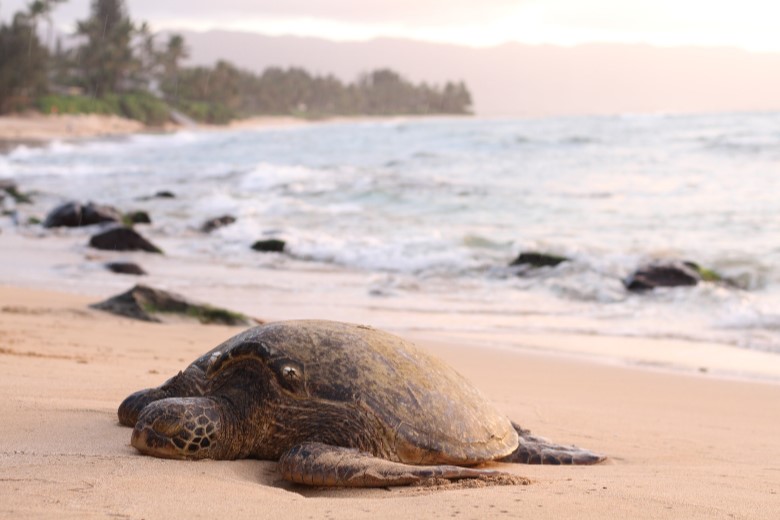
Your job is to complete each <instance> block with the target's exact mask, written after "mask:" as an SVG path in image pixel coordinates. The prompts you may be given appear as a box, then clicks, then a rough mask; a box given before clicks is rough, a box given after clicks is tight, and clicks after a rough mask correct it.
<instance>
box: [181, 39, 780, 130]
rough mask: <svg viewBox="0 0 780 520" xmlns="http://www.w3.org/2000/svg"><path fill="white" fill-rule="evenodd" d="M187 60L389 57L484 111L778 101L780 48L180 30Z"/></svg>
mask: <svg viewBox="0 0 780 520" xmlns="http://www.w3.org/2000/svg"><path fill="white" fill-rule="evenodd" d="M181 34H182V35H183V36H184V37H185V40H186V41H187V43H188V45H189V47H190V49H191V58H190V60H189V64H198V65H206V64H213V63H214V62H215V61H216V60H218V59H220V58H222V59H227V60H228V61H231V62H233V63H235V64H236V65H238V66H239V67H241V68H246V69H249V70H253V71H261V70H263V69H264V68H266V67H268V66H272V65H273V66H285V67H286V66H291V65H295V66H300V67H304V68H306V69H307V70H309V71H311V72H315V73H333V74H335V75H336V76H338V77H339V78H341V79H343V80H349V81H351V80H354V79H355V78H356V77H357V75H358V74H359V73H361V72H367V71H369V70H372V69H376V68H379V67H389V68H391V69H393V70H396V71H398V72H400V73H401V74H403V75H404V76H406V77H408V78H409V79H410V80H412V81H415V82H417V81H428V82H438V83H442V82H444V81H448V80H461V79H462V80H464V81H465V82H466V84H467V85H468V87H469V89H470V90H471V92H472V94H473V97H474V105H475V109H476V112H477V113H478V114H480V115H486V116H501V115H508V116H518V115H523V116H539V115H559V114H614V113H633V112H708V111H741V110H780V53H751V52H747V51H741V50H737V49H729V48H704V47H701V48H699V47H674V48H659V47H652V46H649V45H617V44H589V45H580V46H575V47H557V46H550V45H542V46H535V45H521V44H515V43H511V44H505V45H500V46H497V47H491V48H485V49H474V48H470V47H463V46H457V45H445V44H434V43H424V42H417V41H411V40H398V39H388V38H381V39H376V40H370V41H366V42H334V41H329V40H324V39H319V38H300V37H292V36H281V37H272V36H263V35H259V34H255V33H242V32H228V31H209V32H192V31H182V32H181Z"/></svg>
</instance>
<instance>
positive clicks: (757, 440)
mask: <svg viewBox="0 0 780 520" xmlns="http://www.w3.org/2000/svg"><path fill="white" fill-rule="evenodd" d="M92 300H93V298H92V297H90V296H78V295H73V294H68V293H62V292H52V291H43V290H35V289H28V288H13V287H8V286H5V285H0V339H2V349H0V370H2V371H3V373H4V374H6V377H4V378H2V379H0V392H2V395H3V396H4V399H3V400H1V401H0V413H2V415H3V417H4V420H3V423H2V426H0V434H1V435H0V439H2V440H1V441H0V455H2V456H0V496H1V497H3V498H0V514H2V515H3V516H14V517H20V516H21V517H30V516H38V517H40V516H51V515H54V514H57V515H65V516H66V517H71V516H72V517H86V518H100V517H105V516H115V515H119V514H122V515H127V516H130V517H134V518H135V517H139V518H140V517H144V518H166V517H170V516H171V515H173V514H177V515H181V514H184V515H185V516H213V515H217V514H218V515H221V516H227V515H230V516H231V517H232V518H256V517H257V514H258V513H262V514H265V515H269V516H280V515H282V514H289V512H290V511H294V512H295V515H296V516H297V517H305V516H309V515H314V516H315V517H321V516H323V514H327V512H330V513H332V514H335V512H337V514H338V516H339V517H340V518H346V519H348V520H349V519H357V518H365V517H366V516H367V515H370V516H372V517H374V518H398V517H399V516H408V515H416V516H418V517H435V516H442V515H444V514H446V515H447V516H450V515H457V516H459V517H463V518H527V517H529V515H530V516H532V517H534V518H550V519H552V518H574V517H577V518H594V519H596V518H607V517H610V516H614V515H615V514H618V516H621V517H626V518H681V517H685V518H697V519H698V518H702V519H704V518H707V519H709V518H721V517H722V518H726V517H731V518H745V519H746V518H751V519H753V518H759V519H761V518H766V519H770V518H774V516H775V515H776V511H777V506H778V505H779V504H780V472H778V469H780V468H777V467H776V466H777V465H776V464H775V461H777V460H780V447H778V445H777V443H776V438H777V436H778V435H780V417H778V413H777V411H776V410H774V408H773V407H772V406H771V405H770V403H772V402H777V400H778V399H780V386H778V385H771V384H769V385H768V384H763V383H759V382H740V381H727V380H721V379H715V378H707V377H690V376H689V375H685V374H671V373H661V372H653V371H647V370H641V369H636V368H631V367H626V366H610V365H603V364H598V363H592V362H587V361H582V360H577V359H564V358H561V357H559V356H555V355H552V356H551V355H540V354H539V353H536V354H534V353H528V352H522V351H510V350H508V349H493V348H482V349H480V348H475V347H474V346H473V345H469V344H468V342H462V341H458V338H453V337H438V338H437V337H436V336H435V335H429V334H422V335H419V334H414V333H412V334H406V333H403V334H401V335H402V336H404V337H407V338H410V339H412V340H414V341H415V342H417V343H418V345H419V346H420V347H421V348H423V349H425V350H428V351H429V352H431V353H432V354H434V355H435V356H437V357H439V358H441V359H443V360H444V361H445V362H447V363H448V364H450V365H452V366H453V367H454V368H455V369H456V370H458V371H459V372H461V373H462V374H463V375H465V376H466V377H467V378H468V379H470V380H471V381H472V382H473V383H474V384H475V385H476V386H477V387H478V388H479V389H480V390H481V391H482V392H484V393H485V394H486V395H487V396H488V397H489V398H490V399H491V401H493V402H494V403H496V405H497V406H498V407H499V409H500V410H502V411H503V412H504V413H506V414H507V416H509V417H510V418H512V419H513V420H516V421H518V422H519V423H520V424H521V425H523V426H524V427H526V428H529V429H531V430H532V431H533V432H534V433H536V434H538V435H542V436H544V437H548V438H550V439H553V440H555V441H558V442H561V443H564V444H568V443H571V444H576V445H579V446H582V447H585V448H587V449H591V450H594V451H598V452H602V453H605V454H607V455H608V456H609V460H608V461H607V462H606V463H603V464H600V465H597V466H581V467H576V466H568V467H567V466H533V465H514V464H495V466H496V467H497V469H501V470H504V471H509V472H512V473H514V474H517V475H521V476H524V477H527V478H530V480H531V484H530V485H527V486H495V487H486V488H468V487H459V486H450V487H444V488H424V487H423V488H420V487H411V488H403V487H401V488H391V489H373V490H372V489H365V490H361V489H322V488H314V489H312V488H305V487H300V486H292V485H289V484H286V483H284V482H282V481H281V480H280V478H279V476H278V474H277V473H276V464H275V463H274V462H273V461H257V460H240V461H210V460H205V461H198V462H190V461H173V460H163V459H156V458H152V457H147V456H143V455H140V454H138V453H137V452H136V451H135V450H134V449H133V448H132V447H130V446H129V438H130V430H129V429H127V428H124V427H121V426H119V425H118V424H117V419H116V407H117V406H118V403H119V402H121V400H122V399H123V398H124V397H125V396H126V395H127V394H129V393H130V392H132V391H135V390H137V389H139V388H142V387H148V386H156V385H159V384H161V383H162V382H163V381H164V380H165V379H167V378H168V377H170V376H171V375H173V374H175V373H176V372H177V371H178V370H181V369H182V368H184V367H185V366H186V365H187V364H189V363H190V362H191V361H192V360H193V359H194V358H195V357H196V356H198V355H200V354H202V353H203V352H205V351H206V350H208V349H210V348H212V347H213V346H215V345H216V344H218V343H219V342H221V341H223V340H224V339H226V338H227V337H230V336H232V335H234V334H236V333H237V332H239V331H240V330H241V329H240V328H236V327H224V326H217V325H200V324H190V323H168V324H157V323H145V322H139V321H134V320H130V319H127V318H121V317H117V316H114V315H110V314H107V313H103V312H101V311H97V310H93V309H90V308H88V307H87V304H88V303H91V301H92ZM261 317H266V316H261ZM42 468H45V469H42ZM118 490H121V492H118ZM225 496H241V499H240V500H231V501H228V502H225V501H224V497H225ZM618 512H619V513H618Z"/></svg>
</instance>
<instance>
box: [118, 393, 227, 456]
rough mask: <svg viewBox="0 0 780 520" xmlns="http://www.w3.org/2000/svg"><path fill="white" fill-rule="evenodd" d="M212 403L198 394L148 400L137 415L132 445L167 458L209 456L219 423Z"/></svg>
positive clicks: (149, 453) (131, 438)
mask: <svg viewBox="0 0 780 520" xmlns="http://www.w3.org/2000/svg"><path fill="white" fill-rule="evenodd" d="M212 404H213V403H212V402H211V401H209V400H208V399H205V398H197V397H190V398H178V397H171V398H167V399H161V400H159V401H154V402H153V403H149V404H148V405H147V406H146V407H145V408H144V409H143V410H142V411H141V414H140V415H139V416H138V421H137V422H136V423H135V427H134V428H133V434H132V436H131V437H130V444H131V445H132V446H133V447H134V448H135V449H137V450H138V451H140V452H141V453H143V454H145V455H152V456H154V457H162V458H166V459H202V458H206V457H210V456H211V455H212V451H213V448H214V436H215V434H216V432H217V431H218V427H219V423H220V421H219V415H218V414H216V413H214V412H213V411H212V410H211V409H210V408H209V406H210V405H212ZM206 408H209V409H208V410H206Z"/></svg>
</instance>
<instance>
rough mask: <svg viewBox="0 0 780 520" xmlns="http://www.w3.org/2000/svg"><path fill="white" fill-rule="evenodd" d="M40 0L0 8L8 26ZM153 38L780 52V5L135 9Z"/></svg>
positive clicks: (452, 0)
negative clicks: (223, 32)
mask: <svg viewBox="0 0 780 520" xmlns="http://www.w3.org/2000/svg"><path fill="white" fill-rule="evenodd" d="M29 1H30V0H0V18H2V19H3V20H8V19H9V18H10V14H11V13H13V12H15V11H17V10H19V9H21V8H23V7H24V6H25V5H26V4H27V3H29ZM89 5H90V0H68V1H67V2H66V3H65V4H62V5H60V6H58V7H57V8H56V11H55V13H54V16H53V18H54V22H55V24H56V25H57V27H58V28H59V29H60V30H61V31H63V32H70V31H72V29H73V27H74V21H75V20H77V19H83V18H85V17H86V15H87V13H88V12H89ZM126 5H127V7H128V9H129V11H130V16H131V18H132V19H134V20H138V21H143V20H145V21H148V22H149V23H150V24H151V26H152V28H153V30H170V29H194V30H209V29H227V30H241V31H251V32H258V33H262V34H266V35H296V36H314V37H323V38H328V39H332V40H367V39H372V38H376V37H400V38H410V39H415V40H422V41H432V42H441V43H454V44H460V45H467V46H473V47H487V46H493V45H498V44H501V43H506V42H520V43H531V44H554V45H577V44H582V43H594V42H599V43H647V44H651V45H659V46H677V45H695V46H717V47H723V46H727V47H737V48H741V49H746V50H751V51H769V52H780V30H778V20H780V2H778V1H776V0H739V1H736V0H728V1H724V0H218V1H214V0H129V1H127V2H126Z"/></svg>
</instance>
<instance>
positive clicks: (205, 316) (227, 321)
mask: <svg viewBox="0 0 780 520" xmlns="http://www.w3.org/2000/svg"><path fill="white" fill-rule="evenodd" d="M187 316H190V317H192V318H195V319H197V320H198V321H199V322H201V323H204V324H211V323H219V324H222V325H238V324H242V323H248V322H251V321H252V320H250V319H249V318H247V317H246V316H244V315H243V314H241V313H240V312H233V311H229V310H227V309H222V308H219V307H212V306H211V305H192V306H190V307H189V308H188V309H187Z"/></svg>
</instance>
